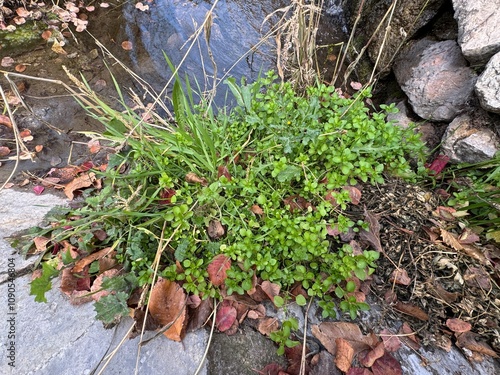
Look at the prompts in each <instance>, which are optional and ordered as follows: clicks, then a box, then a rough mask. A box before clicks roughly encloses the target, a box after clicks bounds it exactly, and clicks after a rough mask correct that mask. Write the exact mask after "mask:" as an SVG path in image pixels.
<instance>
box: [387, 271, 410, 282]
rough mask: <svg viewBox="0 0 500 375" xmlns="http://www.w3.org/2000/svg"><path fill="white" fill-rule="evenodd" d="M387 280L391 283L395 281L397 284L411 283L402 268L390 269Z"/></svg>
mask: <svg viewBox="0 0 500 375" xmlns="http://www.w3.org/2000/svg"><path fill="white" fill-rule="evenodd" d="M389 281H390V282H391V283H392V282H395V283H396V284H399V285H410V283H411V279H410V278H409V277H408V273H407V272H406V270H405V269H404V268H396V269H395V270H394V271H392V274H391V278H390V279H389Z"/></svg>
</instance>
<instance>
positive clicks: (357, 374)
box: [346, 367, 373, 375]
mask: <svg viewBox="0 0 500 375" xmlns="http://www.w3.org/2000/svg"><path fill="white" fill-rule="evenodd" d="M346 375H373V372H371V371H370V370H368V369H367V368H361V367H351V368H350V369H349V371H347V373H346Z"/></svg>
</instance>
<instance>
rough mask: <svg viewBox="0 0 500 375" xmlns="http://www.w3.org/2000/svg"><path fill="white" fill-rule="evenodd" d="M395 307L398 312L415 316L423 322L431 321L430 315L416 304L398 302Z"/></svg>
mask: <svg viewBox="0 0 500 375" xmlns="http://www.w3.org/2000/svg"><path fill="white" fill-rule="evenodd" d="M393 306H394V308H395V309H396V310H398V311H399V312H402V313H404V314H406V315H410V316H413V317H415V318H417V319H420V320H423V321H426V320H429V315H428V314H427V313H426V312H425V311H424V310H422V309H421V308H420V307H418V306H416V305H414V304H411V303H403V302H401V301H397V302H396V303H395V304H394V305H393Z"/></svg>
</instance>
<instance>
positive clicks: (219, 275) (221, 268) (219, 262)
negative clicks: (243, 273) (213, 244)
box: [207, 254, 231, 286]
mask: <svg viewBox="0 0 500 375" xmlns="http://www.w3.org/2000/svg"><path fill="white" fill-rule="evenodd" d="M230 268H231V259H230V258H229V257H227V256H226V255H224V254H219V255H216V256H215V257H214V258H213V259H212V261H211V262H210V264H209V265H208V267H207V271H208V278H209V279H210V282H211V283H212V284H213V285H214V286H221V285H222V284H224V281H225V280H226V278H227V273H226V272H227V270H228V269H230Z"/></svg>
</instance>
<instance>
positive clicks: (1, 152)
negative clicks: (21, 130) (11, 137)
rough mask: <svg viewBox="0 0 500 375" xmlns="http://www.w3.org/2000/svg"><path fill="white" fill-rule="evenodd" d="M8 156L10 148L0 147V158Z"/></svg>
mask: <svg viewBox="0 0 500 375" xmlns="http://www.w3.org/2000/svg"><path fill="white" fill-rule="evenodd" d="M9 154H10V148H8V147H6V146H0V157H3V156H7V155H9Z"/></svg>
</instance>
